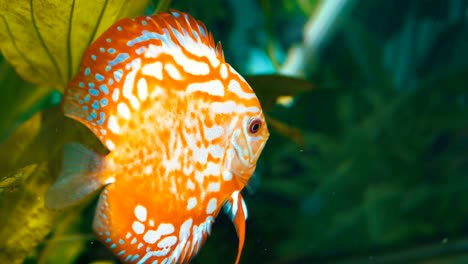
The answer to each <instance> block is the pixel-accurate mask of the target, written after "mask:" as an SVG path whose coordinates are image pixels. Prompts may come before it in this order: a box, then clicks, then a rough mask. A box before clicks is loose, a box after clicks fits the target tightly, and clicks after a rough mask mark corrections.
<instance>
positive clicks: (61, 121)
mask: <svg viewBox="0 0 468 264" xmlns="http://www.w3.org/2000/svg"><path fill="white" fill-rule="evenodd" d="M37 1H38V0H37ZM6 2H7V1H3V0H2V1H0V11H2V12H0V15H1V17H2V19H3V23H5V21H9V20H8V16H6V15H5V10H6V7H15V6H14V4H11V3H9V4H8V5H7V4H6ZM34 2H36V1H34ZM117 2H118V1H117ZM117 2H116V3H117ZM325 2H328V3H330V2H331V1H317V0H297V1H290V0H274V1H262V0H260V1H234V0H231V1H215V0H203V1H174V2H173V3H172V4H171V6H170V7H171V8H176V9H179V10H182V11H186V12H189V13H191V14H192V15H194V16H195V17H196V18H197V19H200V20H202V21H203V22H205V23H206V25H207V28H208V29H210V30H211V31H213V33H214V37H215V39H216V40H220V41H222V43H223V47H224V50H225V55H226V57H227V61H228V62H231V63H232V64H233V66H234V67H235V68H236V69H238V70H239V71H240V72H241V73H242V74H244V75H246V76H247V75H251V74H253V73H255V74H261V75H260V76H247V77H246V79H248V80H249V82H250V83H251V85H252V86H253V88H254V89H255V90H256V92H257V93H258V96H259V98H260V99H261V101H262V103H263V105H264V106H265V107H266V109H267V111H268V119H269V126H270V127H271V128H273V129H272V135H271V138H270V140H269V142H268V144H267V147H266V149H265V150H264V152H263V154H262V157H261V160H260V161H259V164H258V169H257V172H256V173H258V174H259V175H260V183H259V187H258V189H257V191H256V193H255V194H254V195H251V196H249V195H246V202H247V205H248V208H249V220H248V222H247V232H246V245H245V247H244V252H243V257H242V260H241V262H242V263H427V264H429V263H430V264H442V263H443V264H456V263H468V252H466V248H467V247H468V238H467V225H466V224H465V223H466V219H467V218H468V206H465V205H466V204H468V195H467V194H466V193H467V191H466V189H467V188H468V177H467V175H468V152H467V149H468V118H467V116H468V87H467V82H466V80H467V76H468V51H467V50H466V49H465V47H467V44H468V21H467V20H468V19H467V16H466V13H467V12H468V1H466V0H447V1H443V0H437V1H424V0H416V1H403V0H398V1H354V2H355V3H354V5H349V6H352V7H353V9H352V11H351V12H347V13H346V14H347V15H344V13H343V15H341V16H340V15H339V13H338V16H337V18H336V19H337V20H338V21H339V23H336V24H333V25H334V27H337V28H326V27H324V28H323V30H324V31H325V30H330V31H333V32H335V31H336V34H333V35H332V36H331V38H330V39H328V41H327V42H326V43H325V45H323V46H321V47H320V50H319V52H318V54H319V55H318V56H314V57H313V60H314V61H308V62H307V63H310V64H314V65H315V67H311V68H310V69H309V68H308V71H306V72H305V77H306V79H307V80H308V81H309V82H304V81H301V80H300V79H298V78H287V77H280V76H277V75H270V74H271V73H275V72H278V71H281V68H282V65H284V63H285V62H286V61H288V60H289V62H291V61H292V62H293V63H294V59H291V58H292V57H291V53H290V50H291V49H292V48H294V47H296V46H297V45H298V44H301V42H302V37H303V33H304V31H306V30H308V27H307V26H306V23H307V25H308V24H309V23H310V22H315V23H319V22H320V21H314V19H315V18H317V17H320V16H319V15H318V13H319V12H324V11H323V10H324V9H321V7H323V6H324V5H325ZM344 2H346V1H344ZM349 2H353V1H349ZM12 3H13V2H12ZM106 3H107V1H106ZM109 3H110V2H109ZM336 3H338V0H337V1H336ZM158 4H159V2H158V1H153V2H152V3H151V4H150V6H149V7H147V8H146V10H145V11H143V8H140V13H143V12H145V13H151V12H152V11H153V10H154V8H155V7H156V6H157V5H158ZM207 6H209V7H210V8H206V7H207ZM110 8H112V5H110ZM43 12H46V11H43ZM56 16H57V14H56ZM39 17H44V14H41V16H39ZM246 17H248V19H246ZM14 19H17V17H14ZM61 19H63V18H61ZM112 19H113V20H115V17H112ZM15 21H16V20H15ZM108 23H110V22H108ZM25 25H27V26H28V27H29V26H30V25H29V24H28V23H25ZM4 26H5V24H3V28H2V30H3V32H2V33H3V34H5V28H4ZM17 26H21V23H19V24H18V25H17ZM26 28H27V27H26ZM102 30H103V29H102ZM86 32H87V31H86ZM101 32H102V31H101ZM91 33H92V32H88V33H87V34H88V35H89V34H91ZM81 34H84V33H81ZM92 38H94V37H92ZM86 39H89V38H86ZM4 41H7V40H6V39H4ZM18 41H20V39H18ZM29 41H30V40H29ZM0 43H1V42H0ZM18 43H19V42H18ZM66 43H67V42H66V41H63V43H62V44H64V45H65V44H66ZM2 45H3V44H2ZM10 45H11V43H10ZM24 45H26V46H28V45H29V46H30V44H28V42H27V43H26V44H24ZM18 46H20V45H18ZM0 47H1V45H0ZM10 48H11V47H10ZM6 50H8V49H6ZM77 50H80V49H77ZM2 52H3V53H4V55H5V57H6V58H11V56H6V53H5V49H4V48H2ZM42 55H43V54H42ZM42 55H40V54H39V55H38V54H36V55H35V56H39V57H40V56H42ZM79 56H80V55H79V52H77V54H75V55H74V57H76V58H78V57H79ZM33 58H34V57H33ZM73 61H74V62H75V64H73V65H71V66H70V68H67V69H68V71H70V69H73V71H75V69H77V67H78V66H77V64H76V63H77V62H76V61H77V60H76V59H75V60H73ZM60 62H61V63H62V62H63V65H64V67H68V66H66V65H67V64H66V63H67V61H60ZM68 62H69V61H68ZM10 63H11V64H12V65H14V66H15V69H17V70H18V66H17V65H18V64H21V63H25V61H24V60H21V59H20V58H19V57H15V60H14V61H11V60H10ZM26 63H29V62H26ZM43 63H45V64H46V66H44V67H43V68H40V69H39V71H43V72H47V71H48V70H49V68H51V65H49V64H50V63H49V62H44V61H43ZM39 65H40V64H39ZM47 65H49V66H50V67H49V66H47ZM60 65H62V64H60ZM20 68H21V67H20ZM52 68H53V67H52ZM59 68H60V67H59ZM22 71H24V69H23V70H21V69H20V70H18V72H19V73H20V74H21V76H23V77H25V74H26V75H27V73H28V72H27V71H26V72H22ZM53 71H54V70H53ZM53 71H52V72H53ZM63 72H64V73H65V72H66V71H65V70H64V71H63ZM65 75H67V74H65ZM52 77H53V78H52ZM56 77H57V76H55V75H51V78H50V79H47V82H45V83H41V84H42V85H40V86H35V85H32V84H28V83H26V82H24V81H23V80H22V79H21V78H19V77H18V75H16V73H15V72H14V70H13V68H12V66H10V64H8V63H7V62H6V61H5V60H3V61H2V64H1V65H0V85H1V87H2V92H3V94H4V96H2V97H0V110H1V111H0V214H1V218H0V222H1V226H2V228H0V260H8V261H9V263H23V262H26V263H85V262H86V263H88V262H91V261H109V262H113V263H116V262H117V261H116V260H115V258H114V257H113V256H112V255H111V254H110V253H109V252H108V251H107V249H105V247H104V246H102V245H101V244H100V243H99V242H98V241H97V240H96V239H95V238H94V236H93V235H92V232H91V220H92V216H93V206H94V204H95V203H93V201H89V202H88V203H85V204H83V205H81V206H80V207H79V208H72V209H70V210H67V211H65V212H52V211H49V210H46V209H45V208H44V206H43V196H44V193H45V191H46V190H47V188H48V186H49V185H50V184H51V183H52V182H53V181H54V179H55V178H56V176H57V175H58V171H59V170H60V168H59V165H58V164H59V161H60V158H61V157H60V150H61V147H62V146H63V144H64V143H66V142H70V141H78V142H82V143H84V144H86V145H88V146H90V147H91V148H93V149H97V150H100V151H101V152H103V151H105V150H104V149H103V147H102V145H101V144H100V143H99V142H98V141H97V139H96V138H95V137H94V136H93V135H92V133H90V132H89V131H88V130H87V129H85V128H84V127H83V126H82V125H81V124H78V123H76V122H74V121H71V120H68V119H66V118H65V117H63V115H62V114H61V112H60V111H59V109H58V106H56V105H57V103H58V102H59V100H60V93H58V92H53V91H54V90H61V88H62V85H63V82H62V81H58V82H52V81H54V80H56V79H57V80H58V79H60V78H58V77H57V78H56ZM26 80H29V81H33V82H35V80H36V79H34V78H33V79H28V78H26ZM36 83H37V82H36ZM310 83H312V84H313V86H311V85H310ZM311 87H313V88H312V89H311ZM291 95H292V96H294V98H293V99H292V100H291V98H289V100H286V102H285V101H279V102H280V103H277V100H278V98H280V97H281V96H283V97H284V96H291ZM286 99H287V98H286ZM236 248H237V239H236V235H235V231H234V228H233V227H232V224H231V223H230V220H229V219H227V217H225V216H223V215H221V216H220V217H219V218H218V220H217V221H216V223H215V225H214V228H213V232H212V235H211V236H210V237H209V239H208V240H207V244H206V245H205V247H204V248H203V249H202V250H201V252H200V254H199V256H198V257H197V258H196V259H195V260H194V261H193V262H194V263H224V262H231V260H232V261H234V259H235V254H236ZM25 258H26V260H24V259H25Z"/></svg>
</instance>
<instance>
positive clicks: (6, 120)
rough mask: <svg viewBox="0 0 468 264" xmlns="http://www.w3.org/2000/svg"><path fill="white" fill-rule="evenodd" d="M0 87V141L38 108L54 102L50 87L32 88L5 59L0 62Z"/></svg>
mask: <svg viewBox="0 0 468 264" xmlns="http://www.w3.org/2000/svg"><path fill="white" fill-rule="evenodd" d="M0 87H2V88H1V90H2V99H3V100H1V103H0V142H2V141H3V140H4V139H5V138H6V137H7V135H8V134H9V133H11V132H13V131H14V129H15V128H16V127H17V126H18V125H19V124H21V123H22V122H23V121H25V120H27V119H28V118H29V117H31V115H32V114H33V113H34V112H36V111H37V110H38V109H41V108H43V107H45V106H48V105H50V104H51V103H54V102H53V101H51V100H50V99H52V97H51V95H52V94H51V89H49V88H46V87H41V88H37V89H33V88H34V86H33V85H31V84H28V83H26V82H25V81H24V80H22V79H21V78H20V77H19V76H18V75H17V74H16V73H15V71H14V69H13V67H11V65H10V64H8V63H7V62H6V61H2V62H0ZM55 98H57V96H55ZM5 99H6V100H5ZM57 101H58V100H57Z"/></svg>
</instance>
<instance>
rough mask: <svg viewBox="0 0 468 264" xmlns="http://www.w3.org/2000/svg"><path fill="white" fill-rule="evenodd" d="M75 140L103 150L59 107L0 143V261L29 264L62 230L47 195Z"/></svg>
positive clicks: (84, 128)
mask: <svg viewBox="0 0 468 264" xmlns="http://www.w3.org/2000/svg"><path fill="white" fill-rule="evenodd" d="M70 141H76V142H83V143H85V145H91V146H92V147H93V149H96V148H97V149H99V147H100V148H101V149H102V148H103V147H102V145H101V144H100V143H99V141H98V139H97V138H96V137H94V136H93V135H92V132H90V131H89V130H88V129H87V128H86V127H84V126H83V125H81V124H79V123H77V122H75V121H73V120H70V119H67V118H65V117H64V116H63V114H62V112H61V111H60V109H59V107H54V108H51V109H48V110H46V111H44V112H41V113H38V114H36V115H34V116H33V117H32V118H31V119H30V120H28V121H27V122H25V123H24V124H23V125H21V126H20V127H19V128H18V129H17V130H16V131H15V132H14V133H13V134H12V135H10V136H9V137H8V138H7V139H6V140H5V142H3V143H2V144H0V187H3V188H0V216H1V217H0V226H1V228H0V260H1V261H0V262H2V261H3V262H5V263H23V261H24V259H25V257H26V256H27V255H29V254H31V253H32V252H33V249H34V248H35V247H36V246H37V245H38V244H39V243H40V242H41V241H43V239H44V238H45V237H46V236H47V234H48V233H49V232H50V231H51V229H52V228H53V227H54V226H56V220H58V218H59V216H60V212H58V211H52V210H47V209H46V208H45V206H44V196H45V193H46V191H47V189H48V188H49V186H50V185H51V184H52V182H54V181H55V179H56V178H57V176H58V173H59V170H60V162H59V161H60V157H61V148H62V146H63V144H64V143H65V142H70ZM3 262H2V263H3Z"/></svg>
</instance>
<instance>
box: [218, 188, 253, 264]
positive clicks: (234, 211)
mask: <svg viewBox="0 0 468 264" xmlns="http://www.w3.org/2000/svg"><path fill="white" fill-rule="evenodd" d="M223 210H224V212H225V213H226V214H227V215H228V216H229V217H230V218H231V221H232V222H233V223H234V226H235V228H236V232H237V237H238V238H239V247H238V249H237V258H236V264H238V263H239V261H240V257H241V254H242V248H243V247H244V241H245V221H246V220H247V217H248V213H247V206H246V205H245V202H244V198H242V195H241V193H240V192H239V191H235V192H233V193H232V195H231V197H229V199H228V200H227V201H226V202H225V204H224V205H223Z"/></svg>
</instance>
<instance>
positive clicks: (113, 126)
mask: <svg viewBox="0 0 468 264" xmlns="http://www.w3.org/2000/svg"><path fill="white" fill-rule="evenodd" d="M182 53H184V54H189V55H190V57H192V58H193V57H199V58H201V57H206V58H207V59H208V60H209V61H210V62H211V64H212V66H213V67H216V66H217V65H219V63H220V62H224V57H223V54H222V50H221V49H220V45H218V46H216V45H215V43H214V41H213V36H212V34H211V33H210V32H208V31H207V29H206V27H205V26H204V25H203V23H201V22H200V21H197V20H195V19H194V18H193V17H191V16H190V15H188V14H186V13H182V12H178V11H175V10H173V11H172V13H160V14H157V15H153V16H142V17H138V18H136V19H129V18H126V19H122V20H120V21H118V22H117V23H116V24H114V25H113V26H111V27H110V28H109V29H108V30H107V31H105V32H104V33H103V34H102V35H101V36H100V37H99V38H98V39H97V40H96V41H95V42H94V43H93V44H92V45H91V46H90V47H89V48H88V49H87V50H86V52H85V53H84V55H83V59H82V63H81V67H80V72H79V73H78V74H77V76H76V77H75V78H74V79H73V80H72V81H71V82H70V84H69V85H68V88H67V89H66V91H65V97H64V102H63V110H64V112H65V114H66V115H67V116H69V117H71V118H74V119H76V120H78V121H80V122H81V123H83V124H84V125H86V126H87V127H88V128H90V129H91V130H92V131H93V132H94V134H96V136H97V137H98V138H99V139H100V140H101V141H102V142H103V143H104V144H105V145H106V146H107V147H108V149H109V150H111V151H112V150H113V149H114V148H115V146H116V145H117V144H118V143H119V139H120V138H121V137H125V133H128V131H125V130H122V127H125V125H126V124H127V123H128V122H129V120H131V119H132V117H133V115H134V114H135V113H137V112H138V111H140V107H141V105H142V103H143V101H145V100H147V98H150V96H149V95H150V94H151V92H152V89H155V87H156V86H162V88H164V89H167V88H168V87H164V85H163V84H161V83H159V84H158V83H157V82H162V79H163V76H162V73H161V67H153V68H151V70H152V72H150V74H151V76H153V77H155V78H151V80H146V79H145V80H143V81H142V80H141V79H140V78H138V76H140V72H141V69H142V67H143V66H145V65H146V64H149V63H154V62H155V61H158V62H161V63H163V64H164V63H165V61H164V59H163V58H162V57H161V58H159V56H161V55H170V56H172V57H173V58H174V59H176V58H178V57H180V55H181V54H182ZM185 56H186V55H185ZM186 57H187V56H186ZM150 59H151V62H149V60H150ZM158 71H159V72H158ZM158 73H159V74H158ZM189 74H192V73H189ZM184 76H186V75H184Z"/></svg>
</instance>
